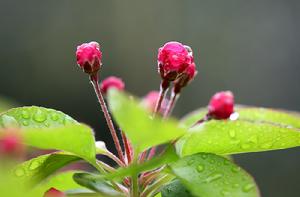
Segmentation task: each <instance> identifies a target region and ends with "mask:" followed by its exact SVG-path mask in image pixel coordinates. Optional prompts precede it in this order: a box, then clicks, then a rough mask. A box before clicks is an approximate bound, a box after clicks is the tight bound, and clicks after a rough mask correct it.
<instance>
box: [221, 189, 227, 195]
mask: <svg viewBox="0 0 300 197" xmlns="http://www.w3.org/2000/svg"><path fill="white" fill-rule="evenodd" d="M221 195H222V196H228V195H229V192H228V191H227V190H225V189H224V190H222V191H221Z"/></svg>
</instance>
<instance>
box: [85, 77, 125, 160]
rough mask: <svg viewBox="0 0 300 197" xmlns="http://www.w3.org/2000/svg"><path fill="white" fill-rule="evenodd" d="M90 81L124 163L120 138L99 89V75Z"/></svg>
mask: <svg viewBox="0 0 300 197" xmlns="http://www.w3.org/2000/svg"><path fill="white" fill-rule="evenodd" d="M90 80H91V82H92V85H93V87H94V90H95V93H96V95H97V98H98V101H99V103H100V106H101V109H102V111H103V114H104V117H105V120H106V123H107V126H108V128H109V131H110V134H111V136H112V138H113V141H114V144H115V147H116V149H117V152H118V155H119V158H120V159H121V161H122V162H123V163H124V161H125V159H124V155H123V152H122V148H121V145H120V142H119V139H118V136H117V133H116V130H115V127H114V124H113V122H112V120H111V117H110V114H109V112H108V109H107V106H106V104H105V101H104V98H103V95H102V93H101V90H100V87H99V83H98V81H99V78H98V75H97V74H95V75H91V76H90Z"/></svg>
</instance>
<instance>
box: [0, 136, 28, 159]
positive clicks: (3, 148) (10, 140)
mask: <svg viewBox="0 0 300 197" xmlns="http://www.w3.org/2000/svg"><path fill="white" fill-rule="evenodd" d="M22 141H23V140H22V137H21V135H20V134H19V133H18V132H16V131H7V132H5V133H3V135H2V136H0V155H5V156H13V157H19V156H22V155H23V153H24V150H25V147H24V144H23V143H22Z"/></svg>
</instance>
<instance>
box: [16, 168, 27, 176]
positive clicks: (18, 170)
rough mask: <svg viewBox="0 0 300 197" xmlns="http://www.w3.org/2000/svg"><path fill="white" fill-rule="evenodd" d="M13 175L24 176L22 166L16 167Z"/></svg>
mask: <svg viewBox="0 0 300 197" xmlns="http://www.w3.org/2000/svg"><path fill="white" fill-rule="evenodd" d="M15 175H16V176H18V177H21V176H24V175H25V171H24V170H23V169H22V168H17V169H16V170H15Z"/></svg>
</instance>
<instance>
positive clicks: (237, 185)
mask: <svg viewBox="0 0 300 197" xmlns="http://www.w3.org/2000/svg"><path fill="white" fill-rule="evenodd" d="M232 187H233V188H238V187H240V185H239V184H238V183H235V184H233V185H232Z"/></svg>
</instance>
